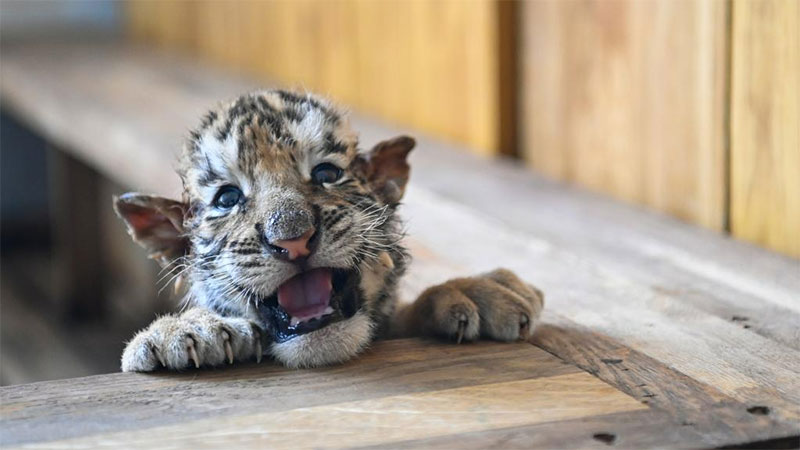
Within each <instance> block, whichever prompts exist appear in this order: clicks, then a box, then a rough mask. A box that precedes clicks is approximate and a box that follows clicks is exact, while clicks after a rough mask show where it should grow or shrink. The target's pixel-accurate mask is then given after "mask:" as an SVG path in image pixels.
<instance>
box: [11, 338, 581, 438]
mask: <svg viewBox="0 0 800 450" xmlns="http://www.w3.org/2000/svg"><path fill="white" fill-rule="evenodd" d="M500 367H502V368H503V369H502V370H497V369H498V368H500ZM576 373H579V371H578V370H577V369H576V368H575V367H574V366H569V365H565V364H563V363H562V362H561V361H560V360H558V359H556V358H554V357H553V356H551V355H549V354H547V353H545V352H543V351H542V350H540V349H537V348H535V347H532V346H530V345H527V344H517V345H503V344H496V343H483V344H480V345H471V346H462V347H456V346H453V345H450V344H436V343H433V342H426V341H417V340H410V341H406V340H398V341H388V342H381V343H379V344H376V345H375V346H374V348H373V349H372V350H371V351H370V352H368V353H366V354H365V355H363V356H362V357H361V358H359V359H358V360H356V361H353V362H351V363H348V364H344V365H340V366H335V367H330V368H324V369H321V370H301V371H293V370H289V369H286V368H283V367H278V366H276V365H274V364H271V363H268V362H265V363H263V364H262V365H259V366H247V365H244V366H237V367H235V368H223V369H220V370H205V371H191V372H188V373H185V374H168V373H160V374H155V375H137V374H114V375H102V376H95V377H87V378H81V379H77V380H74V381H64V382H60V381H56V382H45V383H34V384H28V385H22V386H15V387H8V388H2V389H0V416H2V418H3V420H2V424H0V442H2V444H3V445H4V446H5V445H10V444H21V443H26V442H35V441H50V440H56V439H64V438H72V437H80V436H86V435H94V434H98V433H103V432H111V431H121V430H134V429H150V428H152V427H156V426H161V425H169V424H177V423H184V422H188V421H196V420H201V419H205V418H219V417H223V416H232V415H241V414H254V413H267V412H280V411H286V410H290V409H297V408H306V407H314V406H319V405H327V404H334V403H342V402H348V401H351V402H352V401H360V400H367V399H371V398H378V397H385V396H393V395H407V394H412V393H419V392H428V391H434V390H440V389H454V388H459V387H464V386H472V385H480V384H493V383H504V382H509V381H518V380H525V379H531V378H540V377H552V376H560V375H569V374H576ZM64 383H68V386H66V385H65V384H64Z"/></svg>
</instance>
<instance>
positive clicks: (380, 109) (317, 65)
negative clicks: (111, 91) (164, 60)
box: [127, 0, 516, 155]
mask: <svg viewBox="0 0 800 450" xmlns="http://www.w3.org/2000/svg"><path fill="white" fill-rule="evenodd" d="M506 6H507V5H506ZM503 8H505V6H503V5H500V4H498V3H497V2H493V1H473V2H461V1H456V0H446V1H415V2H404V1H401V0H389V1H381V2H373V1H366V0H352V1H327V0H310V1H309V0H304V1H296V2H287V1H276V2H266V1H227V2H221V1H215V0H203V1H194V2H185V1H177V0H169V1H161V2H151V1H146V0H143V1H132V2H129V3H128V7H127V11H128V14H127V17H128V29H129V31H130V33H129V34H130V35H131V37H132V38H133V39H134V40H135V41H138V42H146V43H152V44H155V45H157V46H160V47H163V48H173V49H181V50H187V52H195V53H196V54H197V55H199V56H201V57H204V58H207V59H209V60H211V61H214V62H216V63H219V64H223V65H225V66H226V67H227V68H229V69H231V70H241V71H244V72H246V73H250V74H253V75H256V76H259V77H268V78H269V79H270V80H274V81H277V82H280V83H282V84H285V85H289V86H296V87H299V88H307V89H313V90H315V91H318V92H323V93H326V94H329V95H331V96H333V97H334V98H336V99H337V100H339V101H341V102H343V103H346V104H348V105H351V106H352V107H354V108H356V109H358V110H361V111H362V112H365V113H368V114H374V115H376V116H378V117H382V118H384V119H387V120H392V121H394V122H397V123H402V124H405V125H408V126H414V127H417V128H419V129H421V130H425V131H428V132H431V133H434V134H436V135H439V136H442V137H446V138H449V139H453V140H455V141H458V142H461V143H464V144H467V145H469V146H470V148H471V149H472V150H473V151H475V152H478V153H482V154H486V155H489V154H495V153H496V152H498V151H499V150H500V149H502V148H505V149H506V151H510V149H511V147H512V146H513V145H514V142H513V139H512V137H513V133H514V131H513V127H514V123H515V120H516V119H515V118H510V117H507V116H506V114H504V115H503V116H501V114H500V112H501V110H503V111H505V113H508V112H513V111H514V106H513V105H514V104H515V102H514V98H513V96H511V95H509V94H508V93H503V92H501V90H502V89H504V87H505V86H503V84H502V83H504V82H507V81H508V80H509V76H511V75H512V74H513V71H514V69H513V66H512V65H509V64H511V63H513V61H512V60H506V61H500V60H498V49H499V48H500V39H501V37H500V33H501V32H503V33H508V32H512V31H513V30H512V28H511V27H513V26H514V24H515V22H514V21H513V20H505V19H504V18H507V17H508V14H501V9H503ZM501 27H502V29H501ZM512 34H513V33H512ZM466 93H469V95H466ZM501 119H502V120H501Z"/></svg>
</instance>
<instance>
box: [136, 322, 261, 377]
mask: <svg viewBox="0 0 800 450" xmlns="http://www.w3.org/2000/svg"><path fill="white" fill-rule="evenodd" d="M252 358H256V359H257V360H258V361H260V360H261V331H260V330H259V328H258V327H257V326H256V325H255V324H253V323H252V322H250V321H248V320H245V319H238V318H228V317H222V316H219V315H217V314H214V313H212V312H210V311H207V310H205V309H200V308H195V309H191V310H189V311H187V312H185V313H183V314H181V315H179V316H164V317H161V318H160V319H158V320H156V321H155V322H153V323H152V324H150V326H149V327H147V328H146V329H144V330H142V331H140V332H139V333H137V334H136V336H134V337H133V339H131V341H130V342H129V343H128V345H127V346H126V347H125V351H124V352H123V353H122V371H123V372H150V371H153V370H156V369H158V368H161V367H164V368H167V369H170V370H180V369H186V368H192V367H194V368H199V367H200V366H204V365H205V366H217V365H221V364H225V363H228V364H232V363H233V362H234V361H246V360H249V359H252Z"/></svg>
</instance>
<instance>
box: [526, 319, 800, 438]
mask: <svg viewBox="0 0 800 450" xmlns="http://www.w3.org/2000/svg"><path fill="white" fill-rule="evenodd" d="M534 342H535V343H536V345H538V346H540V347H541V348H544V349H545V350H547V351H549V352H551V353H554V354H558V355H559V356H560V357H561V358H563V359H565V360H566V361H568V362H570V363H573V364H575V365H577V366H578V367H580V368H582V369H584V370H586V371H588V372H589V373H591V374H593V375H595V376H597V377H598V378H600V379H601V380H604V381H606V382H608V383H610V384H612V385H614V386H616V387H618V388H619V389H620V390H622V391H623V392H625V393H627V394H628V395H630V396H632V397H634V398H636V399H638V400H640V401H641V402H642V403H644V404H647V405H649V406H652V407H654V408H655V409H658V410H662V411H665V412H667V413H668V414H669V416H670V417H672V418H673V420H675V421H676V422H677V423H679V424H680V425H681V426H682V427H684V429H691V430H693V431H695V432H698V433H699V434H701V435H702V436H704V439H705V440H706V444H707V445H713V446H721V445H728V444H738V443H742V442H748V441H752V440H766V439H769V438H771V437H775V436H779V435H783V436H791V435H795V434H797V432H798V430H797V427H796V422H795V421H794V420H792V419H790V420H787V421H781V420H778V421H776V420H772V418H771V417H770V415H758V414H752V413H751V412H748V409H750V408H752V407H754V406H759V405H754V404H751V403H743V402H739V401H736V400H734V399H733V398H731V397H730V396H728V395H725V394H723V393H722V392H720V391H719V390H718V389H717V388H716V387H715V386H713V385H707V384H702V383H699V382H697V381H696V380H694V379H692V378H690V377H689V376H687V375H684V374H682V373H680V372H678V371H676V370H674V369H672V368H670V367H668V366H666V365H664V364H663V363H661V362H659V361H657V360H655V359H653V358H650V357H648V356H646V355H643V354H642V353H640V352H638V351H635V350H631V349H630V348H628V347H626V346H624V345H623V344H622V343H620V342H616V341H613V340H611V339H609V338H608V337H606V336H604V335H602V334H599V333H595V332H592V331H591V330H588V329H586V328H584V327H581V326H579V325H577V324H575V323H573V322H572V321H570V320H568V319H566V318H564V317H559V316H556V315H551V316H550V320H549V321H548V323H547V324H546V325H543V326H542V327H541V328H540V330H539V332H537V334H536V337H535V340H534ZM760 406H764V405H760Z"/></svg>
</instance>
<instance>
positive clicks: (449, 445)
mask: <svg viewBox="0 0 800 450" xmlns="http://www.w3.org/2000/svg"><path fill="white" fill-rule="evenodd" d="M609 446H612V447H614V448H630V449H641V448H702V447H709V446H713V443H711V442H709V441H708V440H707V439H706V438H704V437H703V436H702V435H700V434H698V433H696V432H695V431H694V430H691V429H687V428H686V427H681V426H675V423H674V422H673V420H672V419H671V418H670V417H669V416H668V415H666V414H664V413H659V412H656V411H648V412H647V413H642V412H640V411H635V412H623V413H616V414H609V415H605V416H596V417H588V418H582V419H575V420H566V421H560V422H547V423H542V424H536V425H528V426H522V427H513V428H506V429H500V430H490V431H476V432H472V433H462V434H456V435H450V436H440V437H435V438H429V439H419V440H409V441H404V442H398V443H394V444H392V448H398V449H412V448H419V449H443V450H444V449H454V448H457V449H462V450H466V449H475V450H482V449H487V448H503V449H516V448H520V449H522V448H526V449H527V448H558V449H572V448H574V449H586V448H609ZM360 448H372V449H377V448H381V446H380V445H376V446H369V447H360Z"/></svg>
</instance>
